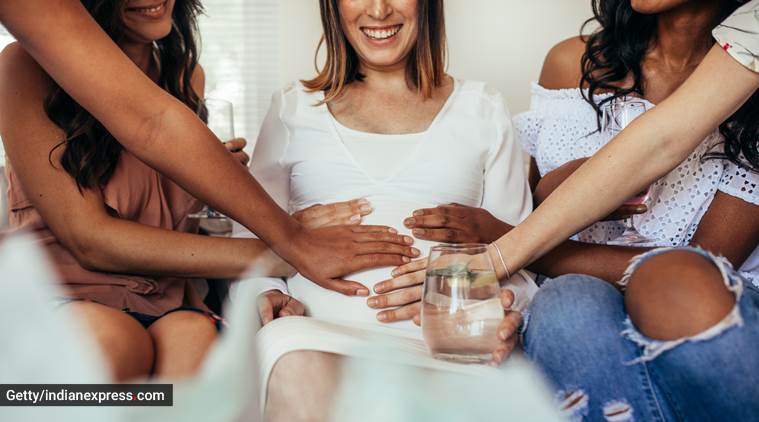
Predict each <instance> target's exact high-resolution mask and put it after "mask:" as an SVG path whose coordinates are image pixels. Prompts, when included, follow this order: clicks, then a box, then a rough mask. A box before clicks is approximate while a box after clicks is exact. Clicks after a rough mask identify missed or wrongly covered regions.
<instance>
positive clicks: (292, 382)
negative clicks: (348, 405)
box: [266, 351, 343, 422]
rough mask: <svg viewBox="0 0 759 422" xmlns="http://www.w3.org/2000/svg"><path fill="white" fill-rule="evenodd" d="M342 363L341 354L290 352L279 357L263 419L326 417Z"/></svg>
mask: <svg viewBox="0 0 759 422" xmlns="http://www.w3.org/2000/svg"><path fill="white" fill-rule="evenodd" d="M342 362H343V357H341V356H338V355H335V354H332V353H324V352H315V351H297V352H291V353H288V354H286V355H284V356H283V357H282V358H280V359H279V361H277V363H276V364H275V365H274V368H273V369H272V372H271V377H270V378H269V387H268V389H269V391H268V399H267V401H266V420H267V421H269V422H280V421H282V422H305V421H309V422H312V421H313V422H321V421H327V420H329V416H330V412H331V410H332V407H333V405H334V398H335V393H336V391H337V387H338V384H339V381H340V377H341V375H342Z"/></svg>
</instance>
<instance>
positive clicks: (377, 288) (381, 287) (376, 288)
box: [374, 284, 385, 293]
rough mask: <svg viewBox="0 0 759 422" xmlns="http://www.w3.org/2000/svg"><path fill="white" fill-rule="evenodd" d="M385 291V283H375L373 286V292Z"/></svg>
mask: <svg viewBox="0 0 759 422" xmlns="http://www.w3.org/2000/svg"><path fill="white" fill-rule="evenodd" d="M383 291H385V285H384V284H377V285H375V286H374V292H375V293H382V292H383Z"/></svg>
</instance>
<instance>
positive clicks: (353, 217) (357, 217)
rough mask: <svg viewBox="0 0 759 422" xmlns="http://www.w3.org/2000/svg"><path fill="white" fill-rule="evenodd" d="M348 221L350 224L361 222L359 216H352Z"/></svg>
mask: <svg viewBox="0 0 759 422" xmlns="http://www.w3.org/2000/svg"><path fill="white" fill-rule="evenodd" d="M350 221H351V223H358V222H359V221H361V216H360V215H352V216H351V220H350Z"/></svg>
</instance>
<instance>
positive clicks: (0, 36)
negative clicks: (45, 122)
mask: <svg viewBox="0 0 759 422" xmlns="http://www.w3.org/2000/svg"><path fill="white" fill-rule="evenodd" d="M13 41H15V40H14V39H13V36H11V34H9V33H8V31H7V30H6V29H5V28H4V27H3V26H2V25H0V51H2V49H4V48H5V46H6V45H8V44H10V43H12V42H13ZM4 166H5V150H4V149H3V143H2V142H1V141H0V169H2V167H4ZM2 177H3V176H2V175H0V179H2ZM0 186H2V183H1V181H0ZM3 192H4V190H3ZM0 194H2V195H4V193H2V192H0ZM0 205H2V204H0ZM0 214H2V213H1V212H0ZM0 225H2V223H0Z"/></svg>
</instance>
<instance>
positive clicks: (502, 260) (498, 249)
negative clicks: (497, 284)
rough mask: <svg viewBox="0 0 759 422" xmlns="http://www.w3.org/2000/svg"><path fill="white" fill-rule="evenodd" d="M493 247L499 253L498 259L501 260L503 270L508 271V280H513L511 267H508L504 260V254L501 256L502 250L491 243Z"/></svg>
mask: <svg viewBox="0 0 759 422" xmlns="http://www.w3.org/2000/svg"><path fill="white" fill-rule="evenodd" d="M491 245H493V247H494V248H495V251H496V252H498V258H501V264H502V265H503V269H504V270H506V279H507V280H508V279H510V278H511V272H510V271H509V266H508V265H506V260H504V259H503V254H501V249H500V248H499V247H498V245H496V244H495V242H494V243H491Z"/></svg>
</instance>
